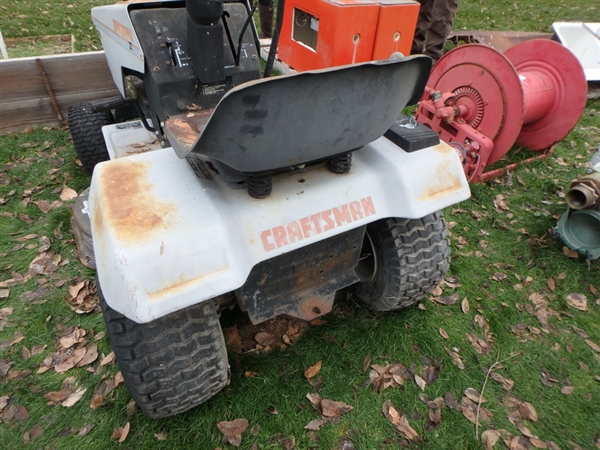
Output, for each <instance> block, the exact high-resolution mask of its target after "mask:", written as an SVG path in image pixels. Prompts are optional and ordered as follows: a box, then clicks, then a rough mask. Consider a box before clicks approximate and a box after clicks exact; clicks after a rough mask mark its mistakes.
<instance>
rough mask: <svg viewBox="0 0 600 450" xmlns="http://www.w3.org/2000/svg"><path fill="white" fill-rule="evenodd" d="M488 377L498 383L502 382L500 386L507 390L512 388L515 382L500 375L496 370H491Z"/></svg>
mask: <svg viewBox="0 0 600 450" xmlns="http://www.w3.org/2000/svg"><path fill="white" fill-rule="evenodd" d="M490 378H492V379H493V380H495V381H497V382H498V383H500V384H502V387H503V388H504V389H505V390H507V391H510V390H511V389H512V387H513V386H514V384H515V382H514V381H513V380H509V379H507V378H504V377H503V376H502V375H500V374H499V373H497V372H492V373H491V374H490Z"/></svg>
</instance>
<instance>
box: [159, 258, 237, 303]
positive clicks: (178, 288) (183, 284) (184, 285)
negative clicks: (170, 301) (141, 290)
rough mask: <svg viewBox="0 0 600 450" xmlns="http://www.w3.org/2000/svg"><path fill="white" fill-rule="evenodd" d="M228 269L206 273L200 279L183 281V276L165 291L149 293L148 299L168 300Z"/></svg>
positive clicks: (224, 267) (221, 268) (225, 267)
mask: <svg viewBox="0 0 600 450" xmlns="http://www.w3.org/2000/svg"><path fill="white" fill-rule="evenodd" d="M227 269H228V266H227V265H224V266H223V267H220V268H218V269H217V270H215V271H213V272H210V273H206V274H203V275H200V276H198V277H194V278H188V279H183V276H180V277H179V279H178V280H177V281H175V282H174V283H171V284H170V285H169V286H166V287H164V288H163V289H160V290H158V291H155V292H151V293H148V299H149V300H159V299H160V298H164V297H167V298H168V297H172V296H174V295H176V294H178V293H180V292H184V291H186V290H187V289H189V288H190V287H193V286H194V285H195V284H197V283H200V282H201V281H202V280H203V279H205V278H209V277H212V276H214V275H217V274H219V273H221V272H225V271H226V270H227Z"/></svg>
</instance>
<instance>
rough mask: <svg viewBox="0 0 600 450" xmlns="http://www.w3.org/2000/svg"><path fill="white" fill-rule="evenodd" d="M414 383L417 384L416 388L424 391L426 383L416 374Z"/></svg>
mask: <svg viewBox="0 0 600 450" xmlns="http://www.w3.org/2000/svg"><path fill="white" fill-rule="evenodd" d="M415 383H417V386H419V387H420V388H421V390H422V391H424V390H425V386H427V383H426V382H425V380H424V379H423V378H421V377H420V376H419V375H416V374H415Z"/></svg>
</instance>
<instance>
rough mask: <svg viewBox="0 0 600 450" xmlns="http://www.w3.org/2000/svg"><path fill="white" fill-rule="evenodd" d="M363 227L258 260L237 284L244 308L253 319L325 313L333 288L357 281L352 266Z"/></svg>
mask: <svg viewBox="0 0 600 450" xmlns="http://www.w3.org/2000/svg"><path fill="white" fill-rule="evenodd" d="M364 233H365V227H364V226H362V227H359V228H357V229H355V230H351V231H348V232H345V233H342V234H339V235H337V236H334V237H331V238H329V239H326V240H323V241H320V242H317V243H315V244H312V245H309V246H307V247H303V248H301V249H298V250H295V251H293V252H290V253H286V254H284V255H281V256H279V257H276V258H272V259H269V260H267V261H263V262H261V263H259V264H257V265H256V266H254V268H253V269H252V271H251V272H250V275H249V276H248V279H247V280H246V283H245V284H244V285H243V286H242V287H241V288H240V289H239V292H238V302H239V304H240V308H241V309H242V310H244V311H247V312H248V315H249V317H250V320H251V321H252V323H254V324H257V323H260V322H263V321H265V320H268V319H270V318H272V317H276V316H279V315H282V314H285V315H289V316H292V317H297V318H299V319H303V320H312V319H314V318H316V317H319V316H322V315H324V314H327V313H328V312H330V311H331V308H332V306H333V300H334V297H335V293H336V292H337V291H338V290H340V289H342V288H344V287H346V286H349V285H351V284H354V283H356V282H357V281H359V278H358V276H357V275H356V273H355V271H354V269H355V267H356V265H357V264H358V259H359V257H360V249H361V246H362V241H363V237H364Z"/></svg>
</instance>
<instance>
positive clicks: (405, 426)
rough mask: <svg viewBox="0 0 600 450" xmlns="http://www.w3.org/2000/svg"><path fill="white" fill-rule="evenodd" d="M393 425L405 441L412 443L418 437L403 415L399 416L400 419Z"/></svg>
mask: <svg viewBox="0 0 600 450" xmlns="http://www.w3.org/2000/svg"><path fill="white" fill-rule="evenodd" d="M390 409H393V408H390ZM394 425H396V429H397V430H398V431H399V432H400V433H402V434H403V435H404V436H405V437H406V438H407V439H409V440H411V441H414V440H415V439H416V438H418V437H419V435H418V433H417V432H416V431H415V430H414V429H413V427H411V426H410V423H409V422H408V419H407V418H406V415H404V414H402V415H401V416H400V418H399V419H398V420H397V423H394Z"/></svg>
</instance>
